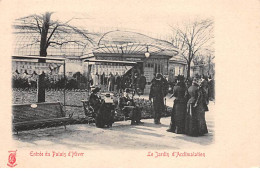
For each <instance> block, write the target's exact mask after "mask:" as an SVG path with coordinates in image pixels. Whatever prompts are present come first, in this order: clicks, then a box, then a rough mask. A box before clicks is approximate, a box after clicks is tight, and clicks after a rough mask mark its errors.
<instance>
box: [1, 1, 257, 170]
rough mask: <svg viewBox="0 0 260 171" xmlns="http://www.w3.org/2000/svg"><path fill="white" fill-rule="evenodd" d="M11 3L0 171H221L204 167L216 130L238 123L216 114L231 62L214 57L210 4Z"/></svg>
mask: <svg viewBox="0 0 260 171" xmlns="http://www.w3.org/2000/svg"><path fill="white" fill-rule="evenodd" d="M15 2H17V3H16V4H15V3H14V4H12V5H14V7H15V8H14V9H13V10H11V11H8V13H9V14H10V15H9V17H8V21H7V19H6V23H8V24H6V25H7V26H8V28H9V30H8V31H9V34H8V36H9V37H10V39H9V40H10V41H9V42H8V47H10V51H9V50H8V52H10V55H9V57H8V56H6V55H5V58H6V59H8V61H9V64H7V65H6V66H5V67H6V68H7V66H8V65H9V66H10V67H9V68H10V69H9V70H8V72H9V73H7V75H6V78H7V79H9V83H10V84H7V86H6V87H8V92H9V93H7V91H6V93H7V94H6V97H7V96H8V98H7V99H10V101H8V100H7V99H6V101H8V105H7V104H6V105H5V106H8V108H9V109H10V110H9V112H6V113H5V115H6V117H7V118H8V120H9V121H5V124H6V125H5V127H6V129H7V130H8V133H7V134H8V135H9V138H8V139H6V140H5V141H3V143H2V144H3V147H4V144H5V143H6V144H8V146H6V147H8V149H5V152H4V153H5V154H4V157H5V158H6V159H5V161H4V162H6V163H7V164H4V165H3V166H2V165H0V167H8V168H10V167H11V168H14V167H18V168H19V167H60V168H62V167H128V168H132V167H139V168H140V167H188V166H185V164H184V163H185V162H189V161H191V160H192V162H191V163H190V165H191V166H192V167H213V166H214V167H221V164H220V163H218V162H217V163H214V164H212V163H213V161H214V160H215V159H217V157H218V155H219V154H221V155H225V154H224V153H225V152H224V151H223V150H220V149H222V148H223V149H225V148H227V149H230V148H228V146H227V144H225V143H226V141H227V139H226V141H225V140H224V141H222V140H223V139H224V138H225V137H226V134H227V132H225V130H226V131H228V130H227V129H225V127H224V126H222V125H221V124H223V125H225V126H230V127H232V123H231V125H228V124H224V122H232V120H236V118H235V117H233V119H230V118H232V116H233V115H229V116H228V117H225V116H224V115H221V114H223V112H222V111H223V110H225V105H228V104H226V103H224V102H225V100H222V99H223V98H225V97H226V96H229V95H228V94H227V91H225V88H229V87H230V86H229V85H227V84H229V83H227V82H225V83H226V87H225V88H223V89H222V88H221V86H223V78H225V74H226V72H223V70H225V68H224V67H225V62H223V60H224V59H226V61H227V62H228V60H232V58H227V57H226V56H223V55H221V51H222V50H224V48H219V47H223V46H224V47H225V46H226V47H228V45H229V43H228V42H227V44H221V43H220V42H221V40H222V38H221V36H219V33H223V32H221V31H220V30H221V26H223V25H222V23H221V19H224V18H225V17H223V16H221V17H220V15H224V13H221V12H219V11H217V10H214V11H213V9H214V8H215V7H214V6H215V5H214V4H215V3H213V2H212V3H211V2H209V1H201V2H191V3H189V2H188V1H185V3H182V2H176V1H174V0H172V1H170V0H167V1H162V2H157V1H151V2H148V1H143V2H141V1H140V2H139V1H118V0H112V1H102V0H100V1H95V2H94V1H78V2H75V4H73V3H72V2H69V1H64V5H62V2H61V1H57V2H54V1H47V2H46V4H44V1H41V0H39V1H35V2H33V1H15ZM252 2H253V1H252ZM41 3H42V4H41ZM198 4H201V5H202V6H201V7H199V6H197V5H198ZM220 4H221V3H220ZM230 4H232V1H230V2H229V5H230ZM238 4H239V5H240V6H242V3H238ZM10 5H11V3H10V4H9V3H7V2H6V1H5V8H4V9H6V7H7V6H10ZM203 5H204V6H203ZM223 5H224V4H221V5H219V6H218V7H216V9H221V8H220V6H221V7H222V6H223ZM258 5H259V4H258ZM29 7H31V8H29ZM69 7H70V8H69ZM73 7H74V8H73ZM207 7H208V8H207ZM229 7H231V6H229ZM1 8H2V7H1ZM223 9H224V8H223ZM3 13H4V12H3ZM225 19H227V18H225ZM227 20H228V19H227ZM223 23H225V22H223ZM258 23H259V21H258ZM229 24H230V23H229ZM217 29H219V30H217ZM258 29H259V28H258ZM216 33H217V34H216ZM6 40H7V39H6ZM219 40H220V41H219ZM223 40H224V39H223ZM230 40H231V38H230ZM232 41H233V40H232ZM233 42H235V41H233ZM219 44H221V45H219ZM231 44H232V43H231ZM219 49H220V50H219ZM229 50H232V51H233V49H232V48H230V49H229ZM227 51H228V50H227ZM234 51H235V50H234ZM258 51H259V49H258ZM258 63H259V60H258ZM226 64H227V63H226ZM3 66H4V65H3ZM239 66H240V65H239ZM229 68H230V69H231V70H232V66H230V65H229ZM238 72H239V71H238ZM227 73H231V72H227ZM232 73H233V70H232ZM218 79H220V80H218ZM241 79H242V80H241V81H243V80H244V79H246V77H244V75H241ZM229 81H230V80H229ZM231 82H232V81H231ZM256 83H259V82H258V81H256ZM8 85H10V86H8ZM218 85H219V87H220V88H217V87H218ZM244 88H245V87H244ZM215 90H217V91H215ZM231 90H232V89H231ZM224 91H225V93H223V92H224ZM234 91H236V90H234ZM3 92H4V91H3ZM223 94H224V96H223ZM238 94H240V93H238ZM218 97H220V98H218ZM233 98H234V100H235V99H236V97H234V96H233ZM229 102H230V103H231V101H229ZM221 105H224V107H221ZM252 105H253V104H252ZM230 106H232V105H231V104H230ZM238 106H239V105H238ZM256 107H259V105H256ZM235 110H236V109H235ZM229 111H232V108H229V109H228V110H226V113H225V115H226V114H227V115H228V114H229V113H232V114H233V113H235V111H233V112H229ZM7 114H8V115H7ZM237 119H241V118H239V117H237ZM255 121H256V120H255ZM237 122H239V121H237ZM216 125H218V126H216ZM258 125H259V124H258ZM236 126H239V125H237V124H236ZM255 126H257V125H255ZM224 129H225V130H224ZM247 129H251V128H247ZM229 133H230V136H232V135H233V134H234V133H235V132H229ZM230 136H228V137H229V138H230ZM219 137H221V138H219ZM222 138H223V139H222ZM255 138H256V139H257V140H258V139H259V137H255ZM241 139H242V138H241ZM245 140H246V139H245ZM228 143H231V142H230V141H229V142H228ZM231 144H232V143H231ZM231 144H230V146H229V147H231V146H232V145H231ZM219 147H221V148H219ZM252 148H253V147H252ZM258 148H259V147H258ZM234 149H235V146H234ZM250 150H252V149H250ZM232 154H233V153H232V152H230V153H229V155H232ZM120 156H121V157H120ZM210 156H211V157H210ZM213 156H214V157H213ZM135 158H136V159H135ZM142 158H145V159H144V160H143V161H147V163H146V164H144V165H142V162H141V161H142ZM98 159H100V161H99V160H98ZM152 159H153V160H157V161H156V162H155V163H154V164H151V165H149V162H153V160H152ZM229 159H230V158H229ZM255 159H256V160H257V158H255ZM173 160H175V162H178V164H177V165H173V163H171V161H173ZM207 160H212V161H211V162H209V163H208V164H210V163H211V164H212V165H207V164H206V163H205V162H206V161H207ZM223 160H224V159H223ZM90 161H92V162H90ZM93 161H94V162H93ZM196 161H199V162H197V163H196ZM258 161H259V158H258ZM103 162H104V163H103ZM200 162H202V163H204V164H201V165H200V164H199V163H200ZM32 163H34V164H32ZM62 163H66V164H64V165H63V164H62ZM90 163H91V164H90ZM95 163H96V164H95ZM102 163H103V164H102ZM122 163H123V164H122ZM131 163H132V164H131ZM156 163H157V164H158V165H157V164H156ZM0 164H1V163H0ZM258 164H259V163H258ZM223 166H224V167H230V166H231V167H232V166H233V167H236V164H230V165H228V164H223ZM246 166H247V165H246ZM254 166H256V165H254ZM254 166H251V167H254ZM256 167H259V165H257V166H256Z"/></svg>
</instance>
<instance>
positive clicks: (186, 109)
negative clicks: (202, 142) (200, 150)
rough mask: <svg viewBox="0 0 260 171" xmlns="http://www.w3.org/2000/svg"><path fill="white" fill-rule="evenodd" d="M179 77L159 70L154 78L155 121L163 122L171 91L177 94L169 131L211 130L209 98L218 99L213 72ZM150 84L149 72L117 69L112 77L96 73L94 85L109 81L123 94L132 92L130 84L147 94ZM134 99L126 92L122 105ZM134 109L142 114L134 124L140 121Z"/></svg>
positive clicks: (111, 88) (109, 85) (112, 88)
mask: <svg viewBox="0 0 260 171" xmlns="http://www.w3.org/2000/svg"><path fill="white" fill-rule="evenodd" d="M175 80H176V82H173V83H169V82H168V81H167V78H165V77H164V76H163V75H162V74H160V73H157V74H155V76H154V78H153V79H152V81H151V88H150V93H149V100H150V101H152V103H153V109H154V110H153V111H154V123H155V124H161V122H160V119H161V116H162V114H163V113H164V112H165V97H166V96H167V94H168V93H169V92H170V93H172V95H171V97H170V98H172V97H175V99H174V105H173V109H172V114H171V123H170V127H169V129H168V130H167V131H168V132H174V133H177V134H187V135H190V136H201V135H204V134H206V133H208V130H207V124H206V120H205V112H207V111H208V110H209V109H208V106H207V105H208V103H209V101H210V100H214V96H215V91H214V80H213V79H212V78H211V76H209V77H207V76H204V75H203V76H198V75H197V76H195V77H194V78H192V79H185V78H184V76H181V75H179V76H177V79H175ZM146 84H147V82H146V78H145V76H144V75H143V74H141V75H139V74H138V73H135V74H134V76H131V75H130V76H127V75H124V76H120V75H118V74H117V73H116V74H115V75H113V74H112V73H110V74H109V76H108V77H105V76H104V74H102V75H100V76H99V75H98V74H96V75H95V76H94V77H93V85H94V86H100V85H107V90H108V91H113V92H115V91H116V92H119V93H122V94H123V92H124V93H125V94H129V88H131V89H132V90H133V95H135V94H137V95H139V96H140V95H142V94H144V89H145V87H146ZM131 100H132V99H131V98H129V97H128V96H125V97H124V96H122V97H121V100H120V101H121V102H122V104H121V105H123V106H127V105H129V103H131ZM130 106H134V105H133V104H132V105H130ZM121 107H122V106H121ZM122 109H123V107H122ZM124 110H125V111H124V112H126V111H128V112H126V113H129V110H130V108H129V107H126V108H124ZM137 111H138V112H137ZM132 113H133V114H134V115H135V113H138V116H135V117H132V118H133V119H132V122H131V124H132V125H133V124H138V123H140V116H139V115H140V111H139V109H138V108H137V107H135V108H134V112H132ZM136 118H137V119H136Z"/></svg>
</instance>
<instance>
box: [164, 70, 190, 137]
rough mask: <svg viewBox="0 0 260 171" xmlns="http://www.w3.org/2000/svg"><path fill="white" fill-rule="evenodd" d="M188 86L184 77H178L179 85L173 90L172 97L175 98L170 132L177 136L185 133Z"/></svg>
mask: <svg viewBox="0 0 260 171" xmlns="http://www.w3.org/2000/svg"><path fill="white" fill-rule="evenodd" d="M185 93H186V85H185V82H184V77H183V76H181V75H178V77H177V84H176V85H175V86H174V88H173V94H172V96H171V97H173V96H174V97H175V100H174V105H173V110H172V115H171V124H170V128H169V129H168V130H167V131H168V132H174V133H177V134H183V133H184V131H185V115H186V109H187V100H186V98H185Z"/></svg>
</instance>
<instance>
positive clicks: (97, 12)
mask: <svg viewBox="0 0 260 171" xmlns="http://www.w3.org/2000/svg"><path fill="white" fill-rule="evenodd" d="M26 2H28V3H26ZM59 2H61V1H59V0H58V1H57V0H56V1H48V0H46V1H44V3H43V1H39V0H35V1H28V0H27V1H26V0H24V1H17V2H16V3H14V5H13V7H14V8H13V9H12V10H13V11H12V18H13V19H15V18H19V17H22V16H27V15H30V14H40V13H43V12H45V11H53V12H55V13H54V14H53V16H52V19H53V20H60V21H68V20H69V19H71V18H72V17H76V18H83V19H80V20H78V19H74V20H73V21H71V24H73V25H76V26H80V27H85V28H87V29H88V30H89V31H94V32H100V31H101V32H105V31H110V30H115V29H119V30H130V31H131V30H132V31H136V32H140V33H143V34H146V35H149V36H152V37H155V38H160V37H162V38H163V37H165V36H167V35H168V34H170V33H171V27H170V26H176V25H181V24H182V23H183V22H185V21H187V20H191V21H192V20H194V19H201V18H208V17H212V16H213V15H214V14H213V13H214V11H212V10H210V9H212V8H213V3H209V1H207V2H205V3H201V1H200V3H197V2H195V1H194V2H192V1H189V2H188V1H183V0H179V1H175V0H161V1H155V0H142V1H139V0H131V1H130V0H125V1H122V0H109V1H107V0H106V1H105V0H95V1H94V0H89V1H85V0H84V1H83V0H78V1H73V3H71V2H72V1H66V0H64V1H62V4H63V5H60V3H59ZM74 2H75V3H74ZM202 4H203V5H204V6H205V8H203V10H202V8H201V5H202Z"/></svg>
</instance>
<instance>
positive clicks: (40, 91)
mask: <svg viewBox="0 0 260 171" xmlns="http://www.w3.org/2000/svg"><path fill="white" fill-rule="evenodd" d="M44 78H45V74H44V73H42V74H41V75H39V77H38V80H37V96H38V103H40V102H45V84H44Z"/></svg>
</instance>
